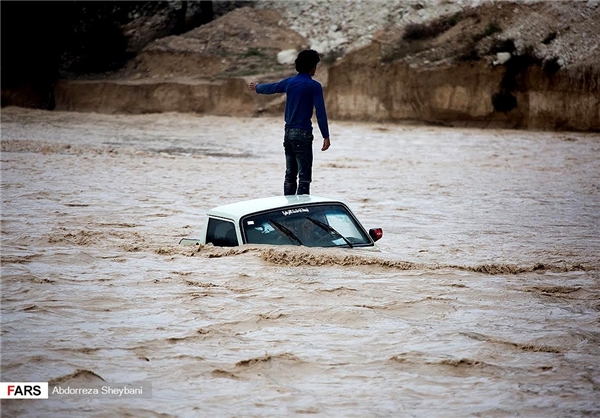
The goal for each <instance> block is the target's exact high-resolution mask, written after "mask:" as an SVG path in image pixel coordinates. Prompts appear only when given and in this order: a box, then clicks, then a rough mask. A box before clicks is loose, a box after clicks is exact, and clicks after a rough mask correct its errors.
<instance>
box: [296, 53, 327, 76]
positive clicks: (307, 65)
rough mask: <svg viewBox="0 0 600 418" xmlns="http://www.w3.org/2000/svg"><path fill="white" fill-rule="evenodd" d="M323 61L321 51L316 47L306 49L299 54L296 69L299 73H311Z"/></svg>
mask: <svg viewBox="0 0 600 418" xmlns="http://www.w3.org/2000/svg"><path fill="white" fill-rule="evenodd" d="M319 61H321V58H320V57H319V53H318V52H317V51H315V50H314V49H305V50H304V51H302V52H300V53H299V54H298V58H296V71H298V72H299V73H309V72H310V70H312V69H313V68H315V67H316V66H317V64H318V63H319Z"/></svg>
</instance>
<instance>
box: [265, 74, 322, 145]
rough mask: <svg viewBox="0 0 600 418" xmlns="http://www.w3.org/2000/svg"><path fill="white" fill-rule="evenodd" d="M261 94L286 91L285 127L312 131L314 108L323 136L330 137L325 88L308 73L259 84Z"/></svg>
mask: <svg viewBox="0 0 600 418" xmlns="http://www.w3.org/2000/svg"><path fill="white" fill-rule="evenodd" d="M256 92H257V93H260V94H273V93H285V94H286V100H285V127H286V128H300V129H304V130H307V131H309V132H312V122H311V119H312V115H313V108H314V109H315V111H316V115H317V123H318V125H319V130H320V131H321V135H323V138H329V126H328V123H327V112H326V111H325V101H324V100H323V88H322V87H321V84H320V83H319V82H318V81H315V80H313V79H312V77H311V76H310V75H309V74H308V73H298V74H296V75H295V76H293V77H289V78H285V79H283V80H281V81H279V82H277V83H270V84H259V85H257V86H256Z"/></svg>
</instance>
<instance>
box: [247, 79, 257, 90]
mask: <svg viewBox="0 0 600 418" xmlns="http://www.w3.org/2000/svg"><path fill="white" fill-rule="evenodd" d="M257 85H258V83H257V82H256V81H251V82H249V83H248V90H250V91H256V86H257Z"/></svg>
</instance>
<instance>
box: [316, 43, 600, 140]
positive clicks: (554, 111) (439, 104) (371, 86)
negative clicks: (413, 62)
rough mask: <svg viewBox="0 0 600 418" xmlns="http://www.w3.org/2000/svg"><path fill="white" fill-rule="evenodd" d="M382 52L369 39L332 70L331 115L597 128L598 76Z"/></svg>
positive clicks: (599, 109)
mask: <svg viewBox="0 0 600 418" xmlns="http://www.w3.org/2000/svg"><path fill="white" fill-rule="evenodd" d="M379 56H380V45H378V44H373V45H372V46H369V47H367V48H365V49H363V50H360V51H356V52H355V53H353V54H350V55H349V56H348V57H346V59H345V60H343V61H342V62H340V63H339V64H337V65H334V66H333V67H332V68H331V69H330V70H329V85H328V90H327V103H328V111H329V112H330V114H332V115H333V116H334V117H335V118H338V119H362V120H377V121H398V120H407V119H408V120H419V121H423V122H429V123H441V124H447V125H476V126H495V127H503V128H527V129H543V130H582V131H598V130H600V90H599V89H598V86H597V83H598V80H597V79H593V78H590V77H586V76H585V75H583V76H580V77H579V78H577V79H572V78H571V77H570V76H569V75H568V74H562V73H561V74H559V73H557V74H553V75H548V74H546V73H545V72H544V71H543V70H542V69H541V68H540V67H539V66H537V65H528V63H526V62H520V63H519V62H517V63H516V64H513V65H506V66H505V65H490V64H488V63H486V62H485V61H477V62H462V63H458V64H455V65H446V66H443V67H439V66H438V67H434V68H418V67H417V68H415V67H413V66H410V65H409V64H407V63H404V62H392V63H383V62H381V60H380V59H379Z"/></svg>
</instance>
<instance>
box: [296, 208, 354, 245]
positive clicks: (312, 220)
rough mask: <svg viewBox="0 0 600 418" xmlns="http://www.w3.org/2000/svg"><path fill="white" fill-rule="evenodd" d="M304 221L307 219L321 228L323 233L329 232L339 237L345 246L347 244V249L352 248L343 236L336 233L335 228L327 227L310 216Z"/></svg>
mask: <svg viewBox="0 0 600 418" xmlns="http://www.w3.org/2000/svg"><path fill="white" fill-rule="evenodd" d="M306 219H308V220H309V221H311V222H312V223H314V224H315V225H317V226H319V227H321V228H322V229H324V230H325V231H327V232H329V233H330V234H333V235H337V236H338V237H340V238H341V239H343V240H344V241H346V244H348V247H350V248H353V247H354V246H353V245H352V244H351V243H350V241H348V238H346V237H345V236H343V235H342V234H340V233H339V232H338V231H336V230H335V228H333V227H332V226H331V225H327V224H326V223H324V222H321V221H317V220H316V219H313V218H311V217H310V216H307V217H306Z"/></svg>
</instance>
